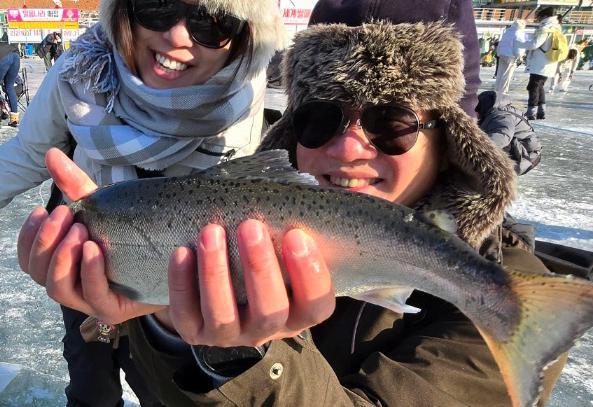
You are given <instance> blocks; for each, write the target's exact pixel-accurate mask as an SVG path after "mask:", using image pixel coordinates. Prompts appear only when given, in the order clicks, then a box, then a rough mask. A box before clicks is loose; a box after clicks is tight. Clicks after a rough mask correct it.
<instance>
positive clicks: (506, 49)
mask: <svg viewBox="0 0 593 407" xmlns="http://www.w3.org/2000/svg"><path fill="white" fill-rule="evenodd" d="M524 42H525V20H517V21H515V22H513V24H511V26H510V27H509V28H507V29H506V30H505V32H504V33H503V34H502V37H501V39H500V42H499V43H498V48H497V49H496V52H497V54H498V61H499V62H498V69H497V72H496V84H495V85H494V88H495V89H496V91H498V92H502V93H509V87H510V85H511V81H512V80H513V74H514V73H515V69H517V65H518V64H517V62H518V61H521V58H522V57H523V54H524V53H525V50H524V49H522V48H520V47H519V45H520V44H521V43H524Z"/></svg>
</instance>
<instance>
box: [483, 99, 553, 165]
mask: <svg viewBox="0 0 593 407" xmlns="http://www.w3.org/2000/svg"><path fill="white" fill-rule="evenodd" d="M478 98H479V103H478V106H477V107H476V111H477V112H478V117H479V121H478V124H479V125H480V128H481V129H482V130H483V131H484V132H485V133H486V134H488V135H489V136H490V138H491V139H492V141H494V143H495V144H496V145H497V146H498V147H500V148H502V149H503V150H504V151H506V153H507V154H508V155H509V156H510V157H511V159H512V160H513V161H514V162H515V171H516V172H517V174H518V175H522V174H525V173H527V172H528V171H530V170H531V169H532V168H534V167H535V166H537V164H538V163H539V161H540V158H541V150H542V145H541V143H540V142H539V140H538V138H537V135H536V134H535V131H534V130H533V127H531V125H530V124H529V122H528V121H527V119H526V118H525V116H523V114H522V112H521V111H520V110H519V109H517V108H515V107H514V106H513V105H511V98H510V96H509V95H506V94H504V93H500V92H495V91H486V92H482V93H480V95H479V97H478Z"/></svg>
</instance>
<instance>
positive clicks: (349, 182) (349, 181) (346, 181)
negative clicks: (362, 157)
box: [324, 175, 381, 188]
mask: <svg viewBox="0 0 593 407" xmlns="http://www.w3.org/2000/svg"><path fill="white" fill-rule="evenodd" d="M324 177H325V179H327V180H328V181H329V183H330V184H332V185H335V186H338V187H342V188H364V187H368V186H369V185H374V184H376V183H378V182H380V181H381V178H342V177H335V176H333V175H331V176H329V175H325V176H324Z"/></svg>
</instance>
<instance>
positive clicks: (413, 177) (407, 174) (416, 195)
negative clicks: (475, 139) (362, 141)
mask: <svg viewBox="0 0 593 407" xmlns="http://www.w3.org/2000/svg"><path fill="white" fill-rule="evenodd" d="M391 160H392V161H391V168H392V170H393V171H392V174H393V178H392V179H391V180H390V181H391V182H390V183H389V184H390V187H391V189H390V191H385V192H387V193H389V194H390V198H391V199H390V200H392V201H395V202H397V203H400V204H403V205H408V206H410V205H413V204H414V203H415V202H417V201H418V200H419V199H421V198H422V197H423V196H425V195H426V194H427V193H428V192H429V191H430V190H431V189H432V187H433V185H434V183H435V182H436V180H437V178H438V173H439V167H440V160H441V152H440V149H439V148H438V146H436V145H432V144H430V143H427V142H422V141H421V140H419V141H418V144H417V146H416V147H415V148H414V149H413V150H411V151H410V152H409V153H408V154H404V155H402V156H398V157H393V158H392V159H391Z"/></svg>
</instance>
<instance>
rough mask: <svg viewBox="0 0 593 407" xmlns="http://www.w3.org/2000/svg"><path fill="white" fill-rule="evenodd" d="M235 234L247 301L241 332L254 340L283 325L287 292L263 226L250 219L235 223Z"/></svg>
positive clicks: (270, 242) (286, 316)
mask: <svg viewBox="0 0 593 407" xmlns="http://www.w3.org/2000/svg"><path fill="white" fill-rule="evenodd" d="M237 236H238V246H239V255H240V258H241V264H242V265H243V271H244V278H245V289H246V291H247V299H248V304H249V308H248V316H247V321H246V324H245V325H244V327H243V332H244V333H245V334H246V335H247V336H248V337H249V338H250V339H252V340H255V341H258V340H261V339H264V338H267V337H269V336H270V335H273V334H274V333H276V332H278V331H279V330H282V329H283V328H284V324H285V323H286V319H287V318H288V310H289V302H288V295H287V293H286V287H285V285H284V279H283V277H282V271H281V269H280V264H279V263H278V258H277V257H276V251H275V249H274V245H273V243H272V240H271V239H270V235H269V234H268V231H267V229H266V227H265V225H264V224H263V223H261V222H260V221H257V220H254V219H250V220H247V221H245V222H243V223H241V225H239V228H238V229H237Z"/></svg>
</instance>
